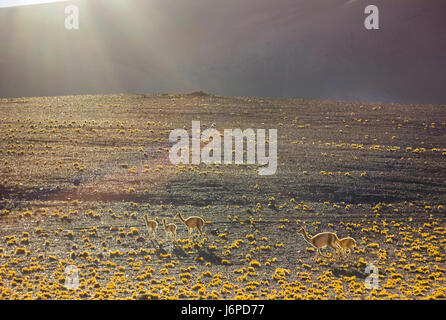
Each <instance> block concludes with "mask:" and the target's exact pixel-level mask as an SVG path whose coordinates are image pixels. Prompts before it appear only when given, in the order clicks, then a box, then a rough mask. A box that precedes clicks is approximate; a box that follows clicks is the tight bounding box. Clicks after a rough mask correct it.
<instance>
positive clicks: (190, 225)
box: [174, 212, 204, 235]
mask: <svg viewBox="0 0 446 320" xmlns="http://www.w3.org/2000/svg"><path fill="white" fill-rule="evenodd" d="M174 219H180V220H181V222H183V223H184V225H185V226H186V227H187V229H188V230H189V235H191V234H192V231H193V230H194V229H197V230H198V231H199V232H200V235H202V234H203V232H202V229H203V225H204V220H203V219H202V218H200V217H197V216H191V217H188V218H187V219H183V217H182V216H181V213H179V212H178V213H177V214H176V215H175V217H174Z"/></svg>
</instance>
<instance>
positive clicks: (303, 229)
mask: <svg viewBox="0 0 446 320" xmlns="http://www.w3.org/2000/svg"><path fill="white" fill-rule="evenodd" d="M297 232H299V233H300V234H305V233H306V231H305V228H304V227H302V228H300V229H299V231H297Z"/></svg>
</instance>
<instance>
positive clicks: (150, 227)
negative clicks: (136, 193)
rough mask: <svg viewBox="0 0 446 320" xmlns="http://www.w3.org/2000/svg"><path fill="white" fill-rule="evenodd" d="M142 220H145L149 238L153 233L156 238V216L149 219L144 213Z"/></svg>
mask: <svg viewBox="0 0 446 320" xmlns="http://www.w3.org/2000/svg"><path fill="white" fill-rule="evenodd" d="M144 220H146V226H147V231H148V232H149V236H150V238H151V237H152V235H155V238H156V229H158V217H155V220H149V217H148V216H147V215H144Z"/></svg>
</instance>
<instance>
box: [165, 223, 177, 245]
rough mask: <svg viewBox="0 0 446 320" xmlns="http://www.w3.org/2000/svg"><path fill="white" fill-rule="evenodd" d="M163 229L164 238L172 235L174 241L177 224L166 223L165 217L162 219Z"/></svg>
mask: <svg viewBox="0 0 446 320" xmlns="http://www.w3.org/2000/svg"><path fill="white" fill-rule="evenodd" d="M163 226H164V231H166V239H169V235H170V237H172V239H173V240H174V241H176V240H177V225H176V224H175V223H169V224H167V222H166V219H163Z"/></svg>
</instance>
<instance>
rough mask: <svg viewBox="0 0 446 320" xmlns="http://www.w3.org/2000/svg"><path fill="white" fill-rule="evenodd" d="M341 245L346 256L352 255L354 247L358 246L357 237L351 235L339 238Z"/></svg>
mask: <svg viewBox="0 0 446 320" xmlns="http://www.w3.org/2000/svg"><path fill="white" fill-rule="evenodd" d="M339 245H340V246H341V250H342V254H343V255H344V256H346V257H348V256H349V255H350V253H352V252H353V248H355V247H356V241H355V239H353V238H351V237H347V238H342V239H339ZM347 249H348V253H347V254H345V252H346V251H347Z"/></svg>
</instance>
